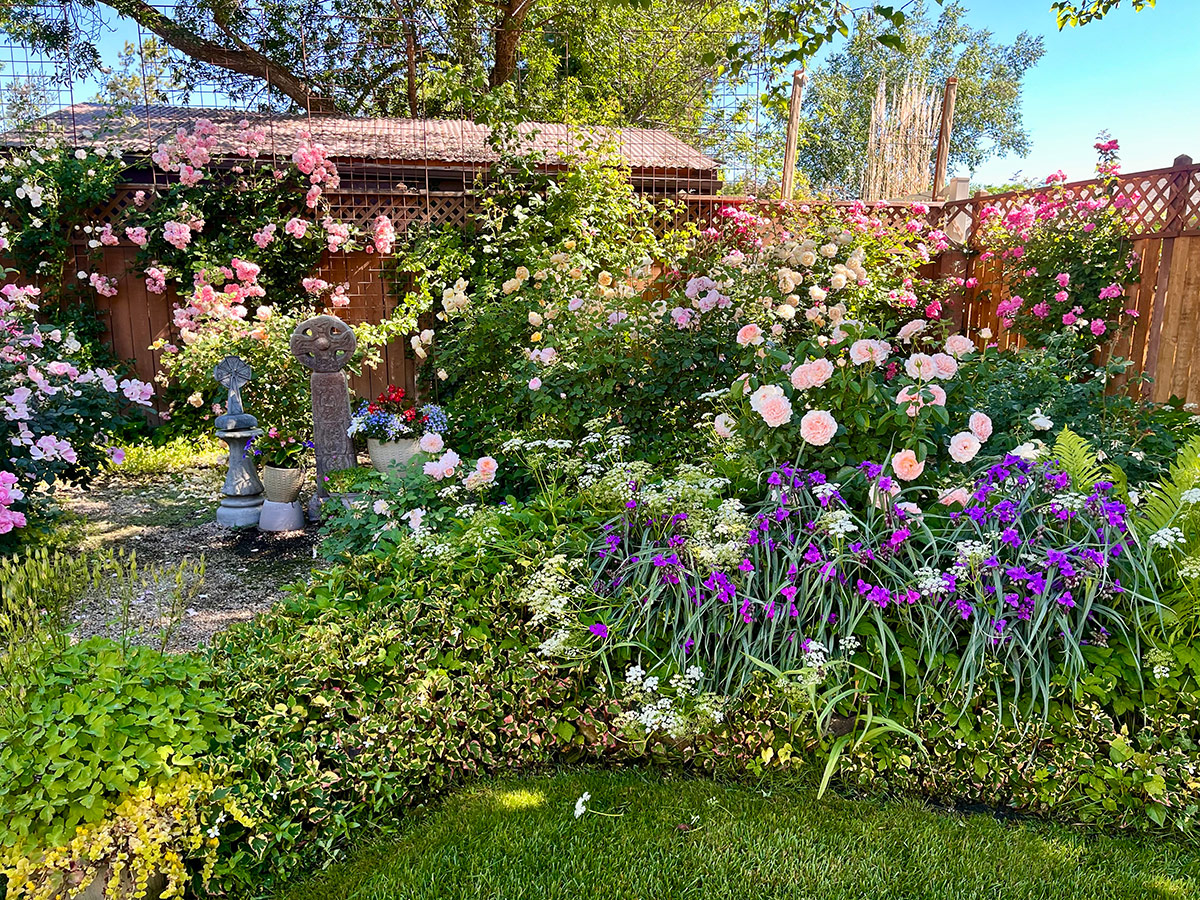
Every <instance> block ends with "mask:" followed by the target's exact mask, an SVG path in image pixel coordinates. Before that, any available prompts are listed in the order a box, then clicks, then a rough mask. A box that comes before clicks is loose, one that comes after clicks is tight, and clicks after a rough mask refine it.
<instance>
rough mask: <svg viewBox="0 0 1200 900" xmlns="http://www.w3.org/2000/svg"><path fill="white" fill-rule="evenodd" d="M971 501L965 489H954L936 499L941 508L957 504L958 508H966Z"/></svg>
mask: <svg viewBox="0 0 1200 900" xmlns="http://www.w3.org/2000/svg"><path fill="white" fill-rule="evenodd" d="M970 500H971V495H970V493H969V492H968V491H967V489H966V488H963V487H960V488H955V489H954V490H952V491H946V492H945V493H944V494H942V495H941V496H940V497H939V498H938V502H939V503H941V504H942V506H951V505H953V504H955V503H957V504H958V505H959V506H966V505H967V503H968V502H970Z"/></svg>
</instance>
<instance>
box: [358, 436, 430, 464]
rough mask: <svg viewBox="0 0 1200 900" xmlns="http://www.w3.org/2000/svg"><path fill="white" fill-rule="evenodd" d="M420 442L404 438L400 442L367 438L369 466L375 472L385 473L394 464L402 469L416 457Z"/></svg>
mask: <svg viewBox="0 0 1200 900" xmlns="http://www.w3.org/2000/svg"><path fill="white" fill-rule="evenodd" d="M420 443H421V442H420V441H418V440H417V439H416V438H406V439H404V440H402V441H379V440H376V439H375V438H367V453H368V454H370V457H371V465H373V466H374V467H375V471H376V472H386V471H387V470H388V469H389V468H391V466H392V464H393V463H394V464H395V465H396V466H398V467H399V468H401V469H403V468H404V467H405V466H407V465H408V461H409V460H410V459H412V458H413V457H414V456H416V455H417V451H418V450H419V449H420Z"/></svg>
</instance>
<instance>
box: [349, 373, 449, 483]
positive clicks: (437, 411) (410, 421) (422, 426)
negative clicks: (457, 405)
mask: <svg viewBox="0 0 1200 900" xmlns="http://www.w3.org/2000/svg"><path fill="white" fill-rule="evenodd" d="M445 427H446V414H445V413H444V412H443V411H442V409H441V407H438V406H433V405H432V404H429V405H426V406H422V407H420V408H418V407H417V405H416V404H415V403H414V402H413V400H412V399H411V398H410V397H408V396H407V394H406V393H405V391H404V389H403V388H398V387H396V386H395V385H394V384H390V385H388V387H387V389H386V390H385V391H383V392H382V393H380V395H379V396H378V397H376V398H375V399H374V400H372V401H370V402H367V403H363V404H362V405H361V406H360V407H359V408H358V411H357V412H356V413H355V414H354V415H353V416H351V418H350V428H349V434H350V436H351V437H355V436H362V437H364V438H366V439H367V453H368V454H370V457H371V465H373V466H374V467H375V470H376V471H378V472H386V471H387V470H388V469H389V468H390V467H391V466H392V465H393V464H395V465H399V466H406V465H408V462H409V460H411V459H412V458H413V457H414V456H415V455H416V454H417V451H418V449H420V440H421V437H422V435H424V434H426V433H430V432H432V433H438V434H440V433H441V432H442V431H443V430H444V429H445Z"/></svg>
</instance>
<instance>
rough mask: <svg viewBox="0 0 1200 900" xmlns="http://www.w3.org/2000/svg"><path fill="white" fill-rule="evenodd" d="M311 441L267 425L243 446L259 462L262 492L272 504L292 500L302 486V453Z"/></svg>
mask: <svg viewBox="0 0 1200 900" xmlns="http://www.w3.org/2000/svg"><path fill="white" fill-rule="evenodd" d="M311 449H312V441H309V440H305V439H304V438H302V437H297V436H296V435H294V434H287V433H285V432H282V431H280V430H279V429H278V428H268V429H267V431H266V433H265V434H261V435H259V436H258V437H256V438H255V439H254V440H252V441H251V442H250V443H249V444H248V445H247V446H246V452H247V453H252V454H253V455H254V458H255V461H257V462H261V463H262V466H263V470H262V483H263V493H265V494H266V495H267V499H268V500H270V501H271V502H272V503H295V502H296V499H297V498H298V497H299V496H300V488H301V487H303V486H304V468H303V465H302V464H303V461H304V454H305V453H307V452H308V451H309V450H311Z"/></svg>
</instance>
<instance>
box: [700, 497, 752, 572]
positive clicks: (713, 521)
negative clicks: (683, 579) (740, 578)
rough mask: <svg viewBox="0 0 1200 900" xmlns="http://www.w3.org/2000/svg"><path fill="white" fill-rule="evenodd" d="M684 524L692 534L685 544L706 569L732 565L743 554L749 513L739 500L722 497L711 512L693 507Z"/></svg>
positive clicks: (748, 524) (744, 553)
mask: <svg viewBox="0 0 1200 900" xmlns="http://www.w3.org/2000/svg"><path fill="white" fill-rule="evenodd" d="M688 523H689V525H690V526H691V528H690V532H691V535H692V541H691V543H690V544H689V545H688V546H689V549H690V550H691V552H692V554H693V555H694V556H695V557H696V560H697V561H698V562H700V563H703V564H704V565H706V566H709V567H710V568H721V567H728V566H736V565H737V564H738V563H739V562H741V560H742V558H743V557H744V556H745V555H746V534H747V533H748V532H749V531H750V516H749V514H748V513H747V512H746V511H745V508H744V507H743V506H742V501H741V500H738V499H736V498H734V497H731V498H729V499H728V500H722V501H721V505H720V506H718V507H717V508H716V510H715V511H711V512H710V511H709V510H708V509H705V508H700V509H697V510H696V511H695V512H693V513H692V514H691V518H690V519H689V520H688Z"/></svg>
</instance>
